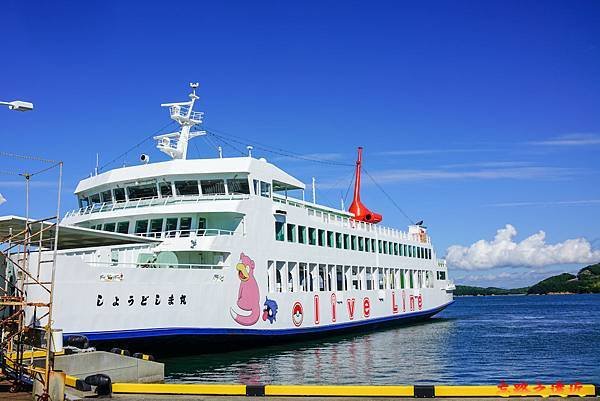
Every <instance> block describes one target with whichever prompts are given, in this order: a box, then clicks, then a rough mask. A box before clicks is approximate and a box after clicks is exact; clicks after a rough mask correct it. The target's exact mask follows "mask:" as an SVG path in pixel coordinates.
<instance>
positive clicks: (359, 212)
mask: <svg viewBox="0 0 600 401" xmlns="http://www.w3.org/2000/svg"><path fill="white" fill-rule="evenodd" d="M362 150H363V148H362V147H359V148H358V159H357V160H356V174H355V175H356V181H354V199H353V200H352V204H351V205H350V207H349V208H348V211H349V212H350V213H353V214H354V219H355V220H358V221H365V222H367V223H373V224H377V223H379V222H380V221H381V220H382V219H383V216H382V215H380V214H379V213H375V212H372V211H370V210H369V209H368V208H367V207H366V206H365V205H363V203H362V202H361V201H360V172H361V166H362Z"/></svg>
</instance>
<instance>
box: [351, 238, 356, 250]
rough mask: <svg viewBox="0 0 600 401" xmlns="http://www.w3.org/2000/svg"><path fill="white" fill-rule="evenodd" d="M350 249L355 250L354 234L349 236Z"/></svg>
mask: <svg viewBox="0 0 600 401" xmlns="http://www.w3.org/2000/svg"><path fill="white" fill-rule="evenodd" d="M350 249H352V250H353V251H356V235H351V236H350Z"/></svg>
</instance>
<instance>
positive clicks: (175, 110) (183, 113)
mask: <svg viewBox="0 0 600 401" xmlns="http://www.w3.org/2000/svg"><path fill="white" fill-rule="evenodd" d="M189 110H190V107H189V106H181V105H174V106H171V107H170V108H169V111H170V114H171V118H188V117H187V114H188V112H189ZM203 114H204V113H203V112H201V111H192V112H191V113H190V117H189V119H190V120H194V121H202V115H203Z"/></svg>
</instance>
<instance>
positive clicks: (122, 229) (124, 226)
mask: <svg viewBox="0 0 600 401" xmlns="http://www.w3.org/2000/svg"><path fill="white" fill-rule="evenodd" d="M117 232H118V233H121V234H127V233H129V222H128V221H119V222H118V223H117Z"/></svg>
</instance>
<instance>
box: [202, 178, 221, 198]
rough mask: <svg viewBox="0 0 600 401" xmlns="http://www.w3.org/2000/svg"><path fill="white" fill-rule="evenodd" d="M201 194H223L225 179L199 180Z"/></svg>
mask: <svg viewBox="0 0 600 401" xmlns="http://www.w3.org/2000/svg"><path fill="white" fill-rule="evenodd" d="M200 186H201V187H202V194H203V195H225V181H223V180H201V181H200Z"/></svg>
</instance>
